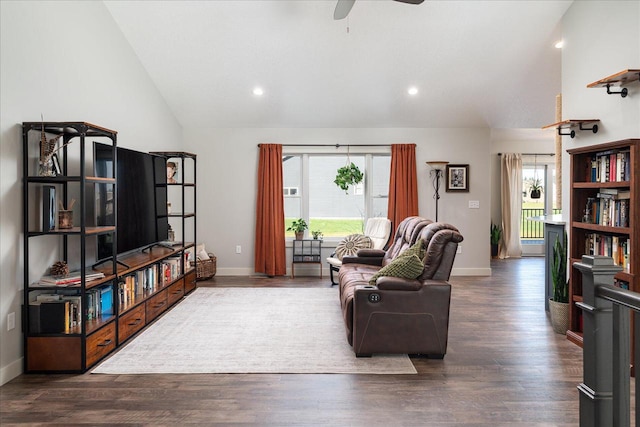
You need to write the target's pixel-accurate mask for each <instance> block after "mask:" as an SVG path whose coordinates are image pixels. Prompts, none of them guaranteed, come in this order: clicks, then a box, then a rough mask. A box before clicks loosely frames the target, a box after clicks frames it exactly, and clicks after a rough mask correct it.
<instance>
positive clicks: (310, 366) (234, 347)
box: [93, 288, 417, 374]
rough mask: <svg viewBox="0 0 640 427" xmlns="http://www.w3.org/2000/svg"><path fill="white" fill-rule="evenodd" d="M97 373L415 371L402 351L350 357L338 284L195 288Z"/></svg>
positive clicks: (374, 372) (351, 353)
mask: <svg viewBox="0 0 640 427" xmlns="http://www.w3.org/2000/svg"><path fill="white" fill-rule="evenodd" d="M93 373H94V374H95V373H99V374H156V373H291V374H294V373H317V374H320V373H335V374H338V373H348V374H415V373H417V372H416V370H415V368H414V366H413V364H412V363H411V360H410V359H409V357H408V356H407V355H374V356H373V357H371V358H356V356H355V353H354V352H353V350H352V348H351V346H350V345H349V343H348V342H347V339H346V336H345V329H344V324H343V321H342V313H341V311H340V302H339V299H338V289H337V288H302V289H301V288H198V289H196V290H195V291H194V292H193V293H192V294H191V295H189V296H188V297H186V298H185V300H184V301H182V302H181V303H180V304H178V305H177V306H176V307H174V308H173V309H172V310H171V311H169V312H168V313H166V314H165V315H164V316H163V317H162V318H160V319H159V320H158V321H156V322H155V323H154V324H152V325H151V326H149V327H148V328H147V329H146V330H145V331H143V332H142V333H141V334H140V335H139V336H137V337H136V338H135V339H133V340H132V341H131V342H129V343H128V344H127V345H126V346H125V347H124V348H122V349H121V350H120V351H119V352H117V353H116V354H114V355H113V356H112V357H110V358H109V359H107V360H106V361H104V362H102V364H100V365H99V366H98V367H96V368H95V369H94V370H93Z"/></svg>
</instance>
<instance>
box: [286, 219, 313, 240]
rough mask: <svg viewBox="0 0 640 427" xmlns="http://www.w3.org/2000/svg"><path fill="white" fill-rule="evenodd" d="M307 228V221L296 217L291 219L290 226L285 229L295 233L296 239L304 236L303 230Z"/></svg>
mask: <svg viewBox="0 0 640 427" xmlns="http://www.w3.org/2000/svg"><path fill="white" fill-rule="evenodd" d="M307 228H309V226H308V225H307V222H306V221H305V220H304V219H302V218H298V219H294V220H293V222H292V223H291V226H290V227H289V228H287V231H293V232H294V233H295V234H296V240H302V238H303V237H304V230H306V229H307Z"/></svg>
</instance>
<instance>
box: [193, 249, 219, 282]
mask: <svg viewBox="0 0 640 427" xmlns="http://www.w3.org/2000/svg"><path fill="white" fill-rule="evenodd" d="M208 255H209V259H198V260H197V261H191V267H195V268H196V280H207V279H211V278H212V277H213V276H215V275H216V256H215V255H214V254H211V253H210V254H208Z"/></svg>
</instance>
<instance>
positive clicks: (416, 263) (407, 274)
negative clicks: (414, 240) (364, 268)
mask: <svg viewBox="0 0 640 427" xmlns="http://www.w3.org/2000/svg"><path fill="white" fill-rule="evenodd" d="M407 250H409V249H407ZM422 270H424V264H423V263H422V260H421V259H420V258H419V257H418V256H417V255H415V254H414V255H407V256H399V257H397V258H396V259H394V260H393V261H391V262H390V263H389V264H387V265H385V266H384V267H382V268H381V269H380V270H378V272H377V273H376V274H374V275H373V276H372V277H371V279H369V284H370V285H373V286H375V284H376V280H378V277H382V276H392V277H402V278H403V279H417V278H418V276H420V275H421V274H422Z"/></svg>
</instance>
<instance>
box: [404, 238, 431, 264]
mask: <svg viewBox="0 0 640 427" xmlns="http://www.w3.org/2000/svg"><path fill="white" fill-rule="evenodd" d="M426 254H427V251H426V249H425V248H424V240H422V239H418V241H417V242H416V243H415V244H414V245H413V246H411V247H410V248H409V249H407V250H405V251H404V252H402V253H401V254H400V255H398V257H402V256H411V255H416V256H417V257H418V258H420V259H421V260H424V257H425V256H426Z"/></svg>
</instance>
